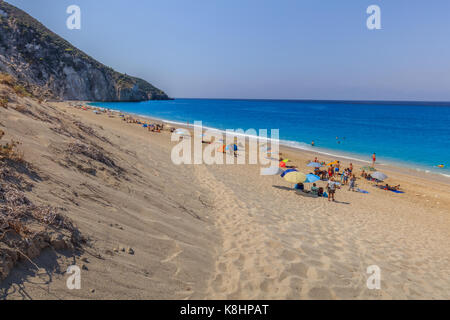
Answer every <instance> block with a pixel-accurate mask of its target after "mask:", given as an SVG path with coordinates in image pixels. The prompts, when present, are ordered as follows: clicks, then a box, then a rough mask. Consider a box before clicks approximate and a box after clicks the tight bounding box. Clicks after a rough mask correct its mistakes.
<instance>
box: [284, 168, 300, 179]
mask: <svg viewBox="0 0 450 320" xmlns="http://www.w3.org/2000/svg"><path fill="white" fill-rule="evenodd" d="M294 171H298V170H297V169H287V170H285V171H284V172H283V173H282V174H281V177H282V178H283V177H284V176H285V175H286V174H288V173H289V172H294Z"/></svg>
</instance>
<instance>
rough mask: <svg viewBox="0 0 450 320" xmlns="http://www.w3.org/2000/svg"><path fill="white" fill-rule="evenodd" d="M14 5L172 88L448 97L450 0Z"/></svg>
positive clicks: (61, 0)
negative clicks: (76, 23) (373, 18)
mask: <svg viewBox="0 0 450 320" xmlns="http://www.w3.org/2000/svg"><path fill="white" fill-rule="evenodd" d="M8 2H10V3H11V4H13V5H16V6H18V7H19V8H21V9H23V10H25V11H27V12H28V13H29V14H31V15H32V16H34V17H35V18H37V19H38V20H40V21H41V22H42V23H44V24H45V25H46V26H47V27H49V28H50V29H51V30H52V31H54V32H56V33H58V34H59V35H61V36H62V37H64V38H66V39H67V40H69V41H70V42H71V43H73V44H74V45H75V46H77V47H78V48H80V49H81V50H83V51H85V52H86V53H88V54H89V55H91V56H92V57H94V58H96V59H98V60H99V61H101V62H102V63H104V64H106V65H108V66H111V67H113V68H115V69H116V70H118V71H121V72H124V73H127V74H130V75H135V76H138V77H141V78H144V79H146V80H148V81H149V82H151V83H152V84H154V85H156V86H158V87H160V88H161V89H163V90H165V91H166V92H167V93H168V94H169V95H170V96H172V97H203V98H282V99H363V100H366V99H367V100H372V99H377V100H440V101H443V100H445V101H450V1H449V0H433V1H425V0H369V1H367V0H320V1H318V0H281V1H280V0H158V1H155V0H127V1H126V0H94V1H92V0H32V1H31V0H8ZM71 4H77V5H79V6H80V7H81V12H82V28H81V30H68V29H67V28H66V19H67V17H68V14H66V8H67V7H68V6H69V5H71ZM371 4H377V5H379V6H380V7H381V19H382V30H374V31H370V30H368V29H367V27H366V19H367V17H368V15H367V14H366V9H367V7H368V6H369V5H371Z"/></svg>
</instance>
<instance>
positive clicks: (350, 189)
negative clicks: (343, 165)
mask: <svg viewBox="0 0 450 320" xmlns="http://www.w3.org/2000/svg"><path fill="white" fill-rule="evenodd" d="M355 186H356V176H355V175H354V174H352V176H351V178H350V187H349V188H348V191H355Z"/></svg>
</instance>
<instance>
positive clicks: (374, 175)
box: [370, 171, 388, 181]
mask: <svg viewBox="0 0 450 320" xmlns="http://www.w3.org/2000/svg"><path fill="white" fill-rule="evenodd" d="M370 175H371V176H372V178H374V179H377V180H380V181H384V180H386V179H387V178H388V176H387V175H385V174H384V173H383V172H380V171H375V172H373V173H371V174H370Z"/></svg>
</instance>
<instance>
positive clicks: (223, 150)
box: [217, 144, 227, 153]
mask: <svg viewBox="0 0 450 320" xmlns="http://www.w3.org/2000/svg"><path fill="white" fill-rule="evenodd" d="M226 147H227V146H226V145H225V144H224V145H222V146H220V147H219V149H217V151H219V152H223V153H225V149H226Z"/></svg>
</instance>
